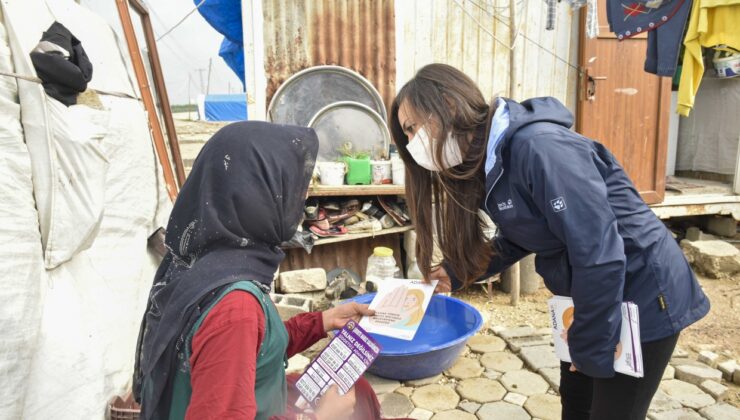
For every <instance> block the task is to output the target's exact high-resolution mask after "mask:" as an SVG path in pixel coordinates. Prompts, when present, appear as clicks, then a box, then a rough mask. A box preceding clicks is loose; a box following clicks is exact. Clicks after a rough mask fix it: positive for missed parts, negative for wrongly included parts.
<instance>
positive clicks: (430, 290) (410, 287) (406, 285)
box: [360, 279, 437, 341]
mask: <svg viewBox="0 0 740 420" xmlns="http://www.w3.org/2000/svg"><path fill="white" fill-rule="evenodd" d="M435 287H437V280H433V281H432V282H430V283H425V282H423V281H422V280H408V279H385V280H384V281H382V282H380V285H379V290H378V293H377V294H376V295H375V298H373V301H372V302H370V309H374V310H375V315H374V316H371V317H368V316H365V317H363V318H362V319H361V320H360V326H362V328H364V329H365V330H366V331H368V332H370V333H374V334H379V335H385V336H388V337H393V338H398V339H401V340H409V341H410V340H413V339H414V336H415V335H416V331H417V330H418V329H419V325H421V320H422V319H423V318H424V313H425V312H426V310H427V307H428V306H429V301H430V300H431V299H432V295H433V294H434V288H435Z"/></svg>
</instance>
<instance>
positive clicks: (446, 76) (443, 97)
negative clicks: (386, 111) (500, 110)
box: [390, 64, 493, 286]
mask: <svg viewBox="0 0 740 420" xmlns="http://www.w3.org/2000/svg"><path fill="white" fill-rule="evenodd" d="M404 102H406V104H407V105H406V106H410V107H411V108H412V109H413V110H414V112H415V113H416V114H418V116H427V115H433V116H436V118H437V120H438V123H439V125H440V126H439V129H440V130H439V133H440V134H439V135H438V136H439V137H440V138H438V139H436V140H437V141H436V150H434V159H435V161H436V162H443V158H442V155H443V150H444V144H445V142H446V141H447V137H446V136H447V133H449V132H452V135H453V137H452V139H453V141H457V142H458V144H459V145H460V148H461V150H462V151H463V154H464V159H463V163H462V164H460V165H457V166H455V167H452V168H448V169H445V170H443V171H440V172H432V171H428V170H427V169H425V168H423V167H421V166H419V165H418V164H417V163H416V161H415V160H414V158H413V157H412V156H411V154H409V152H408V150H407V149H406V146H407V145H408V138H407V137H406V135H405V133H404V129H403V127H402V126H401V122H400V121H399V119H398V110H399V108H400V106H401V104H402V103H404ZM491 111H492V107H489V106H488V104H487V103H486V101H485V99H484V98H483V94H482V93H481V91H480V89H478V86H477V85H476V84H475V82H473V80H471V79H470V78H469V77H468V76H467V75H465V73H463V72H461V71H460V70H458V69H456V68H454V67H452V66H449V65H446V64H429V65H427V66H425V67H423V68H421V69H420V70H419V71H418V72H417V73H416V75H415V76H414V78H413V79H411V80H409V81H408V83H406V85H404V86H403V88H401V90H400V91H399V92H398V95H396V98H395V99H394V101H393V105H392V107H391V120H390V129H391V133H392V134H393V140H394V142H395V144H396V146H397V148H398V152H399V154H400V155H401V158H402V159H403V161H404V163H405V164H406V199H407V201H408V204H409V211H410V212H411V216H412V219H413V221H414V223H415V225H416V233H417V243H416V250H417V260H418V265H419V269H420V270H421V272H422V274H424V276H425V277H428V276H429V274H430V272H431V270H432V269H433V267H432V253H433V251H434V243H435V238H434V233H436V236H437V238H436V241H437V245H438V246H439V248H440V249H441V250H442V255H443V257H444V261H445V263H446V264H447V266H448V267H449V268H450V269H452V271H453V272H454V274H455V275H456V276H457V277H458V278H459V279H460V280H461V281H463V282H464V284H465V286H467V285H469V284H470V283H472V282H473V281H475V279H477V278H478V277H479V276H481V275H482V274H483V273H484V272H485V270H486V268H487V266H488V263H489V262H490V259H491V257H492V255H493V251H492V247H491V244H490V241H489V239H488V238H487V237H486V236H485V234H484V230H483V229H484V227H485V226H484V222H483V220H482V219H481V218H480V216H479V213H478V209H479V208H480V205H481V203H482V202H483V199H484V194H485V191H484V190H485V175H484V171H483V164H484V161H485V156H486V153H485V152H486V141H485V140H486V139H485V137H486V133H487V131H488V128H489V127H488V125H489V121H490V117H491V115H492V112H491ZM430 135H431V133H430ZM432 203H434V204H435V206H434V208H435V210H433V208H432V207H433V206H432ZM433 226H434V227H436V232H434V230H435V229H433Z"/></svg>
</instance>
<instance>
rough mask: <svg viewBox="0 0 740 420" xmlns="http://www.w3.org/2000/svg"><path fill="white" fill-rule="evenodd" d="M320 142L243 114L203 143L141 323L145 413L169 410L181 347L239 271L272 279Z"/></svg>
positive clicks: (264, 281) (137, 377)
mask: <svg viewBox="0 0 740 420" xmlns="http://www.w3.org/2000/svg"><path fill="white" fill-rule="evenodd" d="M317 152H318V139H317V137H316V133H314V131H313V130H312V129H310V128H305V127H293V126H284V125H276V124H270V123H264V122H256V121H249V122H239V123H234V124H231V125H228V126H226V127H224V128H222V129H221V130H219V131H218V132H217V133H216V134H215V135H214V136H213V137H212V138H211V139H210V140H208V142H207V143H206V145H205V146H204V147H203V150H201V152H200V154H199V155H198V157H197V159H196V160H195V163H194V164H193V170H192V172H191V173H190V176H189V177H188V179H187V181H186V182H185V185H183V187H182V190H181V191H180V194H179V196H178V197H177V201H176V202H175V206H174V208H173V210H172V214H171V216H170V220H169V224H168V225H167V235H166V238H165V244H166V246H167V249H168V251H169V252H168V254H167V255H166V256H165V258H164V259H163V261H162V263H161V264H160V266H159V269H158V270H157V274H156V276H155V278H154V284H153V285H152V290H151V292H150V294H149V302H148V305H147V309H146V313H145V314H144V319H143V321H142V324H141V329H140V332H139V340H138V346H137V353H136V366H135V369H134V395H135V396H136V399H137V401H140V402H141V403H142V413H141V415H142V419H145V420H146V419H151V418H160V417H163V416H164V417H166V415H167V413H168V412H169V408H170V403H171V386H172V379H173V377H174V372H175V367H176V362H177V361H176V359H177V353H178V351H180V349H181V347H182V346H183V345H184V342H185V337H186V335H187V334H188V332H189V331H190V329H191V328H192V326H193V325H194V323H195V322H196V321H197V319H198V318H199V316H200V315H201V314H202V312H201V311H202V310H203V309H204V308H206V307H208V303H210V302H211V301H212V300H213V299H214V298H215V297H216V296H218V294H219V291H220V290H222V289H223V288H225V287H227V286H228V285H229V284H231V283H234V282H236V281H240V280H251V281H255V282H258V283H259V284H261V285H262V286H263V287H264V288H266V289H267V288H269V286H270V284H271V283H272V279H273V275H274V273H275V271H276V270H277V268H278V266H279V265H280V262H281V261H282V260H283V258H284V254H283V252H282V250H281V249H280V248H279V245H280V244H281V243H282V242H284V241H287V240H289V239H290V238H291V237H292V236H293V234H294V233H295V231H296V229H297V227H298V224H299V223H300V219H301V214H302V212H303V204H304V200H305V197H306V191H307V189H308V184H309V182H310V180H311V175H312V173H313V167H314V163H315V159H316V154H317Z"/></svg>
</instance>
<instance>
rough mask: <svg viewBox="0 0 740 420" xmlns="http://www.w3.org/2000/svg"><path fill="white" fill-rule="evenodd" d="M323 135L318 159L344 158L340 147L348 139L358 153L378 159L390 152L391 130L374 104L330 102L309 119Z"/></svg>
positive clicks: (310, 125) (320, 136)
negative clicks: (365, 153) (371, 106)
mask: <svg viewBox="0 0 740 420" xmlns="http://www.w3.org/2000/svg"><path fill="white" fill-rule="evenodd" d="M308 126H309V127H311V128H313V129H314V130H316V135H317V136H318V138H319V155H318V157H317V159H316V160H319V161H333V160H336V159H337V158H339V157H341V156H342V154H341V153H340V152H339V150H340V149H341V148H342V145H343V144H344V143H347V142H351V143H352V150H353V151H355V152H368V153H369V154H370V157H371V158H373V159H377V158H379V157H380V155H386V157H387V155H388V146H389V145H390V143H391V133H390V131H388V126H387V125H386V123H385V121H384V120H383V117H381V116H380V114H378V113H377V112H375V111H374V110H373V109H371V108H370V107H368V106H366V105H363V104H361V103H357V102H352V101H342V102H335V103H333V104H329V105H327V106H325V107H324V108H322V109H321V110H319V112H317V113H316V115H314V116H313V118H311V121H309V122H308Z"/></svg>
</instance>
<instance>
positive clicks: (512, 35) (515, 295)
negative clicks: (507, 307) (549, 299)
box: [504, 0, 527, 306]
mask: <svg viewBox="0 0 740 420" xmlns="http://www.w3.org/2000/svg"><path fill="white" fill-rule="evenodd" d="M526 4H527V3H526V2H525V3H524V5H523V6H522V7H524V8H525V9H524V10H523V11H522V13H526V7H527V6H526ZM516 5H517V2H516V0H509V19H510V20H509V22H510V25H509V39H510V42H511V41H514V42H515V43H516V42H517V41H519V39H520V38H521V37H518V36H516V35H517V30H520V29H521V28H518V27H517V22H519V14H518V13H517V10H516ZM523 58H524V57H523V51H522V49H521V48H519V47H518V46H517V45H516V44H514V45H512V49H511V51H510V52H509V96H510V97H511V98H512V99H515V100H521V98H520V97H519V96H520V94H521V92H520V91H521V88H520V87H521V85H520V81H519V78H520V77H519V73H520V71H519V69H520V67H521V64H522V60H523ZM504 276H506V277H508V278H509V279H510V281H511V292H510V293H511V304H512V306H516V305H517V304H518V303H519V290H520V284H521V270H520V267H519V263H516V264H514V265H513V266H511V268H509V270H507V271H506V273H504Z"/></svg>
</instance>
